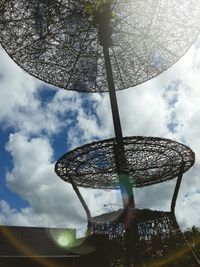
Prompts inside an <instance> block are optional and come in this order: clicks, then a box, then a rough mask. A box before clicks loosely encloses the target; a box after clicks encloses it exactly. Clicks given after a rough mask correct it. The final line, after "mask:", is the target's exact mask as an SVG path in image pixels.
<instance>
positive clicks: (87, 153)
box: [55, 136, 195, 189]
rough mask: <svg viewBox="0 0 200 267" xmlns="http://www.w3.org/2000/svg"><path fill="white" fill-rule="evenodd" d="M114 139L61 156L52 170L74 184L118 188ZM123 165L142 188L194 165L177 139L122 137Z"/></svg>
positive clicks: (132, 181) (193, 157)
mask: <svg viewBox="0 0 200 267" xmlns="http://www.w3.org/2000/svg"><path fill="white" fill-rule="evenodd" d="M116 146H117V143H116V139H113V138H112V139H108V140H103V141H98V142H94V143H91V144H88V145H84V146H82V147H78V148H76V149H75V150H73V151H70V152H68V153H66V154H65V155H64V156H63V157H61V158H60V159H59V160H58V161H57V163H56V165H55V171H56V173H57V175H58V176H60V177H61V178H62V179H63V180H65V181H67V182H71V180H73V182H74V183H75V184H76V185H77V186H81V187H86V188H99V189H118V188H119V187H120V186H119V176H118V171H117V166H116V160H115V151H116ZM123 146H124V154H122V155H118V157H119V158H120V157H124V156H125V161H124V160H123V159H122V160H121V161H123V162H124V163H125V165H123V166H122V173H127V174H124V175H128V177H129V179H130V182H131V186H132V187H143V186H147V185H152V184H156V183H160V182H163V181H167V180H170V179H172V178H175V177H178V176H179V175H180V174H181V175H182V174H183V173H184V172H186V171H187V170H188V169H189V168H190V167H191V166H192V165H193V164H194V160H195V155H194V153H193V151H192V150H191V149H190V148H189V147H187V146H185V145H183V144H180V143H178V142H175V141H173V140H170V139H164V138H156V137H141V136H136V137H124V138H123Z"/></svg>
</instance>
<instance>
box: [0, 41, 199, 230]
mask: <svg viewBox="0 0 200 267" xmlns="http://www.w3.org/2000/svg"><path fill="white" fill-rule="evenodd" d="M199 68H200V42H199V40H197V41H196V43H195V44H194V45H193V46H192V48H191V49H190V50H189V51H188V53H187V54H186V55H185V56H184V57H183V58H182V59H181V60H180V61H179V62H178V63H176V64H175V65H174V66H172V67H171V68H170V69H169V70H168V71H165V72H164V73H162V74H161V75H159V76H158V77H157V78H154V79H152V80H150V81H148V82H145V83H144V84H142V85H140V86H136V87H134V88H130V89H127V90H123V91H120V92H118V93H117V96H118V101H119V109H120V116H121V122H122V128H123V133H124V136H131V135H144V136H160V137H166V138H172V139H175V140H177V141H179V142H183V143H185V144H187V145H189V146H190V147H191V148H192V149H193V150H194V151H195V153H196V163H195V167H194V168H192V169H191V170H190V171H189V172H188V173H187V174H185V175H184V179H183V183H182V186H181V191H180V194H179V198H178V202H177V209H176V215H177V219H178V221H179V223H180V224H181V225H183V226H184V227H189V226H192V225H194V224H195V225H197V226H198V224H199V222H200V212H199V204H200V196H199V192H200V182H199V173H200V172H199V171H200V167H199V156H200V144H199V134H200V124H199V116H200V105H199V103H200V90H199V84H200V75H199ZM0 125H1V128H0V136H1V137H0V155H1V157H0V224H1V225H30V226H33V225H34V226H45V227H50V226H54V227H55V226H56V227H66V226H67V227H72V226H73V227H74V225H75V226H76V227H77V229H81V228H83V227H84V225H86V218H85V214H84V211H83V210H82V208H81V206H80V203H79V201H78V200H77V198H76V195H75V193H74V192H73V190H72V188H71V186H70V185H69V184H67V183H65V182H64V181H62V180H61V179H60V178H58V177H57V176H56V174H55V173H54V164H55V162H56V160H57V159H58V158H59V157H60V156H62V155H63V154H64V153H66V152H67V151H69V150H71V149H73V148H75V147H78V146H80V145H82V144H86V143H90V142H92V141H94V140H101V139H104V138H109V137H112V136H113V135H114V133H113V126H112V117H111V112H110V104H109V99H108V94H106V93H104V94H80V93H76V92H71V91H66V90H61V89H58V88H55V87H53V86H49V85H47V84H45V83H43V82H41V81H39V80H37V79H35V78H33V77H31V76H30V75H28V74H26V73H25V72H24V71H22V70H21V69H20V68H19V67H18V66H16V64H15V63H14V62H12V60H11V59H10V58H9V57H8V55H7V54H6V53H5V52H4V50H3V49H0ZM173 188H174V181H171V182H167V183H163V184H160V185H156V186H151V187H149V188H146V189H142V190H135V198H136V206H137V207H139V208H142V207H149V208H151V209H160V210H168V209H169V205H170V199H171V196H172V193H173ZM81 192H82V193H83V195H84V197H85V199H86V202H87V203H88V205H89V208H90V210H91V211H92V214H93V215H96V214H100V213H102V212H103V211H108V210H112V208H114V207H115V208H116V209H118V208H119V207H120V206H121V199H120V194H119V192H114V191H111V192H108V191H106V192H105V191H99V190H83V189H82V190H81ZM109 203H112V204H113V205H110V206H109V205H108V204H109ZM104 205H108V206H107V207H106V208H104ZM199 226H200V225H199Z"/></svg>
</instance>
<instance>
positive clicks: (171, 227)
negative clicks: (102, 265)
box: [91, 209, 197, 267]
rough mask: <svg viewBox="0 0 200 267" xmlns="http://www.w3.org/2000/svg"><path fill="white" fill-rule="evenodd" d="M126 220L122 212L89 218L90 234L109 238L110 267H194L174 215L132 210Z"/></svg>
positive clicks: (190, 253) (171, 213) (190, 252)
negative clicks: (90, 220) (127, 220)
mask: <svg viewBox="0 0 200 267" xmlns="http://www.w3.org/2000/svg"><path fill="white" fill-rule="evenodd" d="M125 220H126V217H125V214H124V213H123V210H118V211H114V212H110V213H107V214H102V215H99V216H96V217H93V218H92V224H91V232H92V233H93V234H97V235H98V234H104V235H107V236H108V239H109V241H108V244H109V245H110V266H113V267H117V266H120V267H122V266H124V267H126V266H137V267H139V266H140V267H142V266H183V264H188V265H187V266H197V265H196V264H197V261H196V259H195V258H194V257H193V255H192V254H193V251H192V248H191V247H188V244H187V243H186V240H185V237H184V234H183V233H182V232H181V230H180V228H179V225H178V223H177V220H176V217H175V215H174V213H173V212H164V211H155V210H154V211H152V210H149V209H143V210H140V209H135V212H134V214H133V216H132V218H130V220H129V223H128V225H126V224H125V223H124V222H125ZM183 254H184V257H181V256H183ZM171 255H173V257H172V256H171ZM186 255H188V256H189V257H188V261H187V259H186V258H187V257H186ZM174 260H176V261H175V264H174V265H173V262H172V261H174ZM182 260H183V262H182ZM131 264H133V265H131ZM177 264H178V265H177ZM179 264H180V265H179Z"/></svg>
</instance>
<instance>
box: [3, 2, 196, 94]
mask: <svg viewBox="0 0 200 267" xmlns="http://www.w3.org/2000/svg"><path fill="white" fill-rule="evenodd" d="M104 2H109V3H110V4H111V9H112V15H111V18H110V21H109V23H110V25H109V30H110V31H111V39H112V45H111V47H110V57H111V62H112V69H113V75H114V81H115V87H116V90H119V89H124V88H128V87H130V86H135V85H137V84H140V83H142V82H144V81H146V80H149V79H151V78H153V77H155V76H156V75H158V74H159V73H161V72H162V71H164V70H166V69H167V68H169V67H170V66H171V65H172V64H174V63H175V62H176V61H177V60H178V59H179V58H181V57H182V56H183V55H184V54H185V52H186V51H187V50H188V48H189V47H190V45H191V44H192V43H193V42H194V40H195V38H196V37H197V36H198V34H199V30H200V23H199V17H200V1H196V0H184V1H179V0H145V1H144V0H124V1H120V0H106V1H103V0H91V1H88V0H57V1H56V0H29V1H26V0H17V1H16V0H9V1H8V0H1V6H0V42H1V44H2V45H3V47H4V48H5V50H6V51H7V52H8V54H9V55H10V57H11V58H12V59H13V60H14V61H15V62H16V63H17V64H19V65H20V66H21V67H22V68H23V69H24V70H26V71H27V72H28V73H30V74H31V75H33V76H35V77H37V78H39V79H41V80H43V81H46V82H48V83H50V84H53V85H56V86H58V87H62V88H65V89H70V90H76V91H80V92H104V91H108V88H107V78H106V71H105V62H104V56H103V49H102V46H101V45H100V43H99V34H98V27H97V25H95V23H94V14H93V13H94V12H93V11H94V10H95V8H96V9H98V8H99V7H101V5H102V4H103V3H104ZM104 15H105V14H103V16H104ZM103 19H104V17H102V20H103Z"/></svg>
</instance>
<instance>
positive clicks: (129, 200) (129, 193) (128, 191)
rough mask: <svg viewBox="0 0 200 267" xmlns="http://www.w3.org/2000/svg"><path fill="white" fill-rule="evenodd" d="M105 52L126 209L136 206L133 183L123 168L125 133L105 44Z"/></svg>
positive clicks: (117, 155)
mask: <svg viewBox="0 0 200 267" xmlns="http://www.w3.org/2000/svg"><path fill="white" fill-rule="evenodd" d="M103 53H104V59H105V66H106V74H107V80H108V89H109V95H110V103H111V110H112V117H113V123H114V130H115V136H116V149H115V151H114V154H115V161H116V168H117V173H118V175H119V183H120V188H121V193H122V201H123V206H124V208H125V209H127V208H135V203H134V196H133V190H132V185H131V183H130V179H129V176H128V173H126V170H124V169H123V167H124V166H125V165H126V159H125V151H124V144H123V135H122V128H121V123H120V117H119V109H118V105H117V97H116V91H115V85H114V81H113V73H112V66H111V61H110V54H109V48H108V47H107V46H106V45H103Z"/></svg>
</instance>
